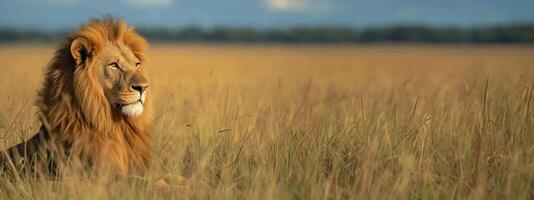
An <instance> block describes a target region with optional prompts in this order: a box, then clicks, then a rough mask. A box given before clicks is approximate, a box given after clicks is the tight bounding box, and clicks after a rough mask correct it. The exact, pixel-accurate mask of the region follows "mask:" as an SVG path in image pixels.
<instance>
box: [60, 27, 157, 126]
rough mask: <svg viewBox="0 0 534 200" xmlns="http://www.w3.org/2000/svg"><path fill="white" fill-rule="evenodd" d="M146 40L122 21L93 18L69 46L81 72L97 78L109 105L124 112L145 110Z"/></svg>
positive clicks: (126, 113) (146, 82) (131, 115)
mask: <svg viewBox="0 0 534 200" xmlns="http://www.w3.org/2000/svg"><path fill="white" fill-rule="evenodd" d="M145 48H146V42H145V40H144V39H143V38H142V37H141V36H139V35H138V34H137V33H135V32H134V31H133V29H132V28H130V27H128V26H127V25H126V24H125V23H124V22H122V21H115V20H112V19H107V20H94V21H92V22H90V23H89V24H87V25H84V26H82V27H81V28H80V30H79V31H78V32H77V33H76V34H75V35H74V37H73V40H72V42H71V46H70V52H71V55H72V58H73V59H74V60H75V62H76V68H77V70H79V71H80V72H78V73H79V74H85V75H86V76H88V77H89V78H94V79H95V80H94V81H95V82H96V84H97V85H98V87H100V88H98V90H101V91H102V93H101V94H103V95H104V96H105V98H106V99H107V101H108V102H109V105H110V107H111V108H113V109H117V110H120V111H121V112H122V113H123V114H124V115H126V116H129V117H137V116H139V115H141V114H142V113H143V107H144V103H145V99H146V96H147V88H148V87H149V84H148V81H147V79H146V78H145V75H144V67H143V64H144V63H143V62H144V56H143V54H144V50H145Z"/></svg>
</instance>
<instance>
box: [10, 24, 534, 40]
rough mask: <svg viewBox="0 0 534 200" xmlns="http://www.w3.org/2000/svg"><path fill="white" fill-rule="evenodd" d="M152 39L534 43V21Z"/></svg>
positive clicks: (157, 35)
mask: <svg viewBox="0 0 534 200" xmlns="http://www.w3.org/2000/svg"><path fill="white" fill-rule="evenodd" d="M137 30H138V31H139V32H140V33H141V34H142V35H143V36H145V37H146V38H147V39H148V40H151V41H162V42H171V41H213V42H289V43H308V42H315V43H366V42H432V43H534V24H524V25H506V26H491V27H477V28H431V27H425V26H395V27H382V28H367V29H353V28H339V27H316V28H309V27H300V28H288V29H267V30H263V29H262V30H259V29H254V28H239V27H223V28H212V29H206V28H200V27H195V26H190V27H185V28H174V29H173V28H142V27H141V28H138V29H137ZM65 35H68V32H67V31H39V30H21V29H12V28H0V42H49V41H56V40H58V39H59V38H61V37H63V36H65Z"/></svg>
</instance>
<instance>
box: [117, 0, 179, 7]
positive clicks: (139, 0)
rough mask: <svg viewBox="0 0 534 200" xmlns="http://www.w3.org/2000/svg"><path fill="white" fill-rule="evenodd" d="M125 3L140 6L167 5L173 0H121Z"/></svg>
mask: <svg viewBox="0 0 534 200" xmlns="http://www.w3.org/2000/svg"><path fill="white" fill-rule="evenodd" d="M122 2H123V3H124V4H126V5H131V6H136V7H141V6H168V5H171V4H172V3H173V0H122Z"/></svg>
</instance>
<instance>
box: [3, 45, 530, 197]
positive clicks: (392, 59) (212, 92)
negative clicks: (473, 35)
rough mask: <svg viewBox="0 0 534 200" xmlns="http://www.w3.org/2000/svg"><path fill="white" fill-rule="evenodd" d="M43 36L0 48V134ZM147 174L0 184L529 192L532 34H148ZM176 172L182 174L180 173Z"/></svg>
mask: <svg viewBox="0 0 534 200" xmlns="http://www.w3.org/2000/svg"><path fill="white" fill-rule="evenodd" d="M53 48H54V47H53V46H51V45H50V46H49V45H31V46H21V45H2V46H0V60H1V61H2V64H1V65H2V66H0V94H2V95H0V134H2V135H0V136H1V137H2V141H3V142H4V143H5V145H9V144H14V143H17V142H20V140H21V137H22V138H28V137H30V136H31V135H32V134H33V133H36V132H37V129H38V128H39V122H38V120H37V118H36V116H35V114H34V113H35V111H36V109H35V107H34V106H33V101H34V99H35V94H36V90H37V89H38V88H39V87H40V82H41V80H42V78H43V77H42V75H43V71H42V68H43V67H44V66H45V65H46V64H47V62H48V61H49V59H50V58H51V57H52V53H53ZM149 55H150V56H149V64H148V65H147V66H146V67H147V68H150V70H149V72H150V77H151V82H152V86H151V91H150V96H149V97H152V98H153V107H154V114H153V115H154V119H155V127H154V138H155V139H154V141H153V143H154V155H155V158H154V166H153V168H152V169H151V174H152V176H156V175H155V174H159V173H161V172H164V173H169V174H174V175H175V176H176V177H171V178H169V179H168V182H169V183H170V184H171V185H172V187H171V188H170V189H166V190H165V191H160V189H158V188H154V186H153V185H152V184H148V185H143V184H141V185H140V184H131V183H113V182H111V183H109V182H98V181H94V180H91V181H89V180H78V179H77V178H76V177H71V178H65V179H64V180H61V181H47V180H32V179H27V180H21V181H17V182H9V181H7V180H3V181H1V182H0V198H2V199H5V198H8V197H9V198H17V199H18V198H25V199H27V198H33V199H56V198H76V199H100V198H114V199H115V198H121V199H122V198H125V199H137V198H163V199H167V198H188V199H189V198H190V199H206V198H213V199H243V198H246V199H466V198H469V199H533V198H534V108H533V107H534V94H533V93H534V91H533V90H534V47H528V46H458V45H443V46H428V45H397V46H392V45H363V46H343V45H342V46H334V45H331V46H329V45H276V44H268V45H264V44H255V45H240V44H225V45H222V44H173V45H162V44H155V45H153V46H152V47H151V49H150V52H149ZM179 177H182V178H179Z"/></svg>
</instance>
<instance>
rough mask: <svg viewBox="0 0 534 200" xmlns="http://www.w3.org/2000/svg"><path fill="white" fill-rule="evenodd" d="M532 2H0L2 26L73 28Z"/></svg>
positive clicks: (312, 20)
mask: <svg viewBox="0 0 534 200" xmlns="http://www.w3.org/2000/svg"><path fill="white" fill-rule="evenodd" d="M533 10H534V0H92V1H91V0H11V1H9V0H0V26H10V27H20V28H36V29H43V28H44V29H69V28H72V27H74V26H76V25H77V24H79V23H81V22H83V21H86V20H87V19H89V18H91V17H99V16H102V15H105V14H112V15H114V16H121V17H123V18H125V19H126V20H127V21H128V22H129V23H130V24H134V25H137V26H147V27H162V26H168V27H181V26H187V25H193V24H194V25H199V26H202V27H214V26H252V27H257V28H269V27H291V26H324V25H326V26H350V27H356V28H358V27H368V26H383V25H392V24H425V25H432V26H463V27H466V26H478V25H491V24H502V23H516V22H534V14H533V13H534V11H533Z"/></svg>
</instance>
